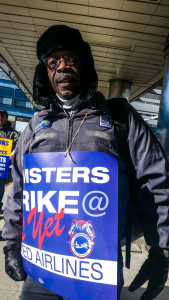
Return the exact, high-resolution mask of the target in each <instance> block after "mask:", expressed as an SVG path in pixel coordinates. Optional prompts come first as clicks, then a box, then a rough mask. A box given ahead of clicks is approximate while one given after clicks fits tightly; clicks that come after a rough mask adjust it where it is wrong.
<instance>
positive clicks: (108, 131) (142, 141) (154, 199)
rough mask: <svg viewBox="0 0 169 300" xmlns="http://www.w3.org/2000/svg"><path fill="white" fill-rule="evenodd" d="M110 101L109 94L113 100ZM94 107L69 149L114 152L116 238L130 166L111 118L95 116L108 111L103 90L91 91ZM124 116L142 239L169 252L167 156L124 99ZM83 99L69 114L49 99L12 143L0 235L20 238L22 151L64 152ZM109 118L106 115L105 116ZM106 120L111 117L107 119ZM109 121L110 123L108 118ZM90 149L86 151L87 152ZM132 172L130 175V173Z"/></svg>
mask: <svg viewBox="0 0 169 300" xmlns="http://www.w3.org/2000/svg"><path fill="white" fill-rule="evenodd" d="M112 101H113V100H112ZM94 102H96V103H97V105H96V108H92V109H90V110H89V112H88V115H87V117H86V120H85V122H84V123H83V125H82V127H81V129H80V131H79V133H78V135H77V137H76V139H75V141H74V143H73V144H72V147H71V150H70V152H71V156H72V158H73V152H74V151H79V152H80V151H89V152H90V151H97V152H104V153H107V154H109V155H111V156H114V157H115V158H116V159H117V161H118V166H119V171H118V183H119V191H118V193H119V197H118V201H119V224H118V236H119V240H120V239H121V237H122V234H123V232H124V229H125V220H126V207H127V203H128V199H129V195H130V191H129V182H130V178H129V177H130V170H128V169H127V170H126V164H124V163H123V161H122V159H121V157H120V155H119V153H120V152H119V148H118V141H117V134H116V132H115V128H114V124H112V126H107V127H102V126H100V122H99V120H100V118H102V117H100V116H110V111H109V110H108V108H107V106H106V101H105V99H104V97H103V95H102V94H101V93H99V92H97V93H96V94H95V96H94ZM125 106H126V112H127V116H128V124H129V130H128V139H127V144H128V148H129V156H130V163H131V166H132V168H134V173H133V174H134V177H133V179H132V180H133V189H134V190H135V192H136V197H135V198H134V199H133V201H134V205H135V208H136V211H137V214H138V217H139V220H140V225H141V227H142V230H143V233H144V236H145V240H146V243H147V244H148V245H150V246H151V247H152V248H153V249H154V250H155V251H157V252H158V251H159V252H163V253H164V254H165V256H166V257H168V256H169V166H168V162H167V159H166V156H165V154H164V152H163V150H162V147H161V146H160V144H159V142H158V140H157V139H156V137H155V135H154V134H153V132H152V131H151V129H150V128H149V127H148V125H147V124H146V123H145V122H144V121H143V119H142V118H141V116H140V115H139V114H138V113H137V112H136V110H135V109H134V108H133V107H132V106H131V105H130V104H128V103H126V104H125ZM89 107H90V106H89V105H88V103H87V102H85V103H82V104H81V106H80V107H79V110H78V111H77V113H76V114H75V115H74V117H73V119H71V118H69V116H68V115H67V114H66V113H65V112H64V111H63V110H62V108H60V107H58V106H55V105H51V107H50V109H49V110H43V111H41V112H40V113H38V114H37V115H36V116H34V117H33V119H32V120H31V121H30V122H29V124H28V125H27V127H26V128H25V130H24V132H23V133H22V135H21V137H20V139H19V142H18V144H17V146H16V150H15V155H14V159H13V182H14V184H13V187H12V188H11V190H10V193H9V195H8V198H7V202H6V206H5V209H4V219H5V224H4V227H3V232H2V236H3V238H4V239H6V240H7V243H21V240H22V215H23V157H24V154H26V153H40V152H66V150H67V148H68V146H69V145H70V143H71V141H72V139H73V137H74V135H75V133H76V131H77V129H78V128H79V126H80V124H81V121H82V119H83V118H84V115H85V114H86V111H87V109H88V108H89ZM41 118H43V120H44V119H45V120H49V121H50V122H51V123H52V126H51V127H48V128H45V129H42V130H40V131H38V132H37V133H36V134H35V128H36V125H37V122H38V121H39V120H40V119H41ZM108 119H109V120H110V118H109V117H108ZM110 123H111V122H110ZM109 125H110V124H109ZM89 155H90V154H89ZM65 159H69V158H68V157H67V158H65ZM132 176H133V175H132ZM110 201H111V199H110Z"/></svg>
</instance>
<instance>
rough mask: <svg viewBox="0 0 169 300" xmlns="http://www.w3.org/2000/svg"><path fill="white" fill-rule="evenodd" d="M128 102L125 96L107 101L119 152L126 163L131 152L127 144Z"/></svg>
mask: <svg viewBox="0 0 169 300" xmlns="http://www.w3.org/2000/svg"><path fill="white" fill-rule="evenodd" d="M126 102H127V100H126V99H125V98H114V99H109V100H108V101H107V105H108V109H109V111H110V114H111V117H112V121H113V124H114V127H115V132H116V135H117V141H118V146H119V154H120V157H121V159H122V161H123V163H124V164H126V162H127V158H128V154H129V153H128V152H129V149H128V144H127V137H128V132H129V124H128V116H127V111H126V107H125V103H126Z"/></svg>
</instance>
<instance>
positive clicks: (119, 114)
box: [108, 98, 134, 269]
mask: <svg viewBox="0 0 169 300" xmlns="http://www.w3.org/2000/svg"><path fill="white" fill-rule="evenodd" d="M126 101H127V100H126V99H124V98H118V99H110V100H108V109H109V111H110V114H111V116H112V121H113V124H114V127H115V132H116V136H117V141H118V147H119V154H120V158H121V160H122V161H123V163H124V164H125V165H126V171H127V173H128V183H129V189H130V196H129V200H128V203H127V208H126V224H125V236H126V263H125V266H126V267H127V268H128V269H129V268H130V249H131V230H132V210H131V206H132V203H133V200H134V199H133V198H134V194H133V192H132V187H131V185H132V176H133V172H131V169H132V168H131V163H130V154H129V147H128V143H127V138H128V133H129V123H128V116H127V111H126V107H125V103H126Z"/></svg>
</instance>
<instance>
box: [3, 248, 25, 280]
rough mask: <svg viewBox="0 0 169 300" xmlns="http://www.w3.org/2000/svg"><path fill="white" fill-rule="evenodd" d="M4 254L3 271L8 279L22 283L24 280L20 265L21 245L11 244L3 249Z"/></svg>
mask: <svg viewBox="0 0 169 300" xmlns="http://www.w3.org/2000/svg"><path fill="white" fill-rule="evenodd" d="M3 250H4V254H5V271H6V273H7V274H8V276H9V277H11V278H12V279H13V280H15V281H23V280H25V279H26V277H27V274H26V273H25V271H24V269H23V265H22V258H21V245H19V244H11V245H9V246H5V247H4V248H3Z"/></svg>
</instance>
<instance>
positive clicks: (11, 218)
mask: <svg viewBox="0 0 169 300" xmlns="http://www.w3.org/2000/svg"><path fill="white" fill-rule="evenodd" d="M37 118H38V117H36V116H35V117H34V118H33V119H32V120H31V121H30V122H29V124H28V125H27V127H26V128H25V130H24V131H23V133H22V134H21V136H20V138H19V140H18V143H17V146H16V148H15V153H14V157H13V166H12V178H13V185H12V187H11V190H10V192H9V194H8V197H7V201H6V204H5V208H4V226H3V230H2V237H3V238H4V239H5V240H8V241H11V242H14V243H15V242H16V243H21V240H22V215H23V156H24V154H25V153H27V151H28V149H29V143H30V139H31V136H32V134H33V129H34V128H35V126H36V123H37Z"/></svg>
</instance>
